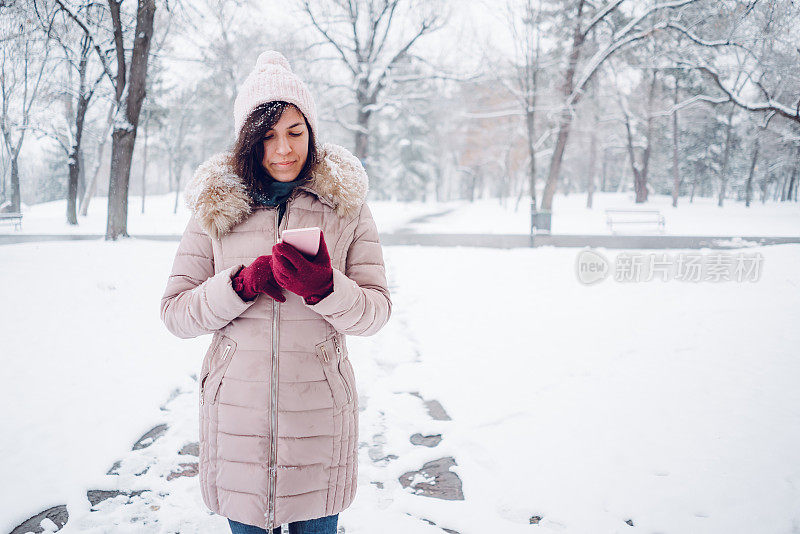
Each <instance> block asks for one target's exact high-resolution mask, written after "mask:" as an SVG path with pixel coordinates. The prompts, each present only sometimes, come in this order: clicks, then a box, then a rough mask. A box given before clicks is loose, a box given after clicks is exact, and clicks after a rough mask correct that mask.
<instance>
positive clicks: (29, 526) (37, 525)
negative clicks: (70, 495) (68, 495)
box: [11, 504, 69, 534]
mask: <svg viewBox="0 0 800 534" xmlns="http://www.w3.org/2000/svg"><path fill="white" fill-rule="evenodd" d="M67 519H69V514H68V513H67V505H66V504H59V505H58V506H53V507H52V508H48V509H47V510H45V511H44V512H39V513H38V514H36V515H34V516H32V517H30V518H28V519H26V520H25V521H23V522H22V523H20V524H19V525H18V526H16V527H15V528H14V530H12V531H11V534H25V533H26V532H34V533H36V534H39V532H44V531H45V529H44V527H42V525H41V523H42V521H44V523H45V525H46V526H48V527H49V528H48V529H47V531H48V532H53V525H55V529H56V530H61V528H62V527H63V526H64V525H65V524H66V523H67Z"/></svg>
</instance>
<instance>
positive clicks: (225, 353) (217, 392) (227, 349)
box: [211, 345, 233, 404]
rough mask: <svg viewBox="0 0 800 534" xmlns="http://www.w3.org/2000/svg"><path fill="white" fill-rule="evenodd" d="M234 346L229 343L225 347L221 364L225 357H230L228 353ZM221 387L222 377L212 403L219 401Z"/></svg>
mask: <svg viewBox="0 0 800 534" xmlns="http://www.w3.org/2000/svg"><path fill="white" fill-rule="evenodd" d="M232 346H233V345H228V346H227V347H225V352H223V353H222V358H220V365H222V362H224V361H225V358H227V357H228V353H229V352H230V350H231V347H232ZM221 387H222V379H221V378H220V383H219V385H218V386H217V391H216V392H215V393H214V400H213V401H212V402H211V403H212V404H214V403H215V402H217V398H218V397H219V390H220V388H221Z"/></svg>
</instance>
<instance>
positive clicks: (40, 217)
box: [0, 193, 800, 236]
mask: <svg viewBox="0 0 800 534" xmlns="http://www.w3.org/2000/svg"><path fill="white" fill-rule="evenodd" d="M106 203H107V201H106V199H105V198H99V197H98V198H95V199H94V200H93V201H92V204H91V205H90V209H89V213H88V215H87V216H86V217H79V219H78V223H79V224H78V226H77V227H75V226H70V225H68V224H66V223H65V222H64V221H65V211H66V204H65V202H64V201H63V200H61V201H54V202H46V203H42V204H36V205H33V206H24V207H23V223H22V230H21V232H22V233H30V234H69V233H90V234H105V230H106V212H107V211H106V210H107V204H106ZM174 205H175V195H174V194H167V195H158V196H151V197H147V199H146V201H145V207H146V209H145V213H144V214H142V213H141V211H142V207H141V206H142V202H141V198H140V197H131V198H130V200H129V203H128V233H129V234H131V235H136V234H180V233H181V232H183V229H184V227H185V222H186V219H187V217H188V213H189V212H188V210H187V208H186V207H185V206H184V205H183V198H180V199H179V202H178V210H177V213H175V214H173V213H172V212H173V207H174ZM369 205H370V208H371V209H372V212H373V215H374V216H375V220H376V222H377V224H378V228H379V229H380V231H381V232H385V233H391V232H394V231H396V230H398V229H400V228H405V227H408V228H410V229H411V230H413V231H415V232H418V233H477V234H487V233H490V234H528V233H529V231H530V202H529V201H528V200H526V199H522V200H521V201H520V202H517V199H516V198H508V199H505V200H503V201H502V202H501V201H499V200H497V199H491V200H477V201H475V202H474V203H471V202H468V201H463V200H460V201H452V202H442V203H435V202H427V203H426V202H411V203H407V204H406V203H398V202H387V201H370V202H369ZM593 205H594V207H593V208H592V209H587V208H586V195H583V194H580V195H576V194H571V195H568V196H564V195H556V197H555V198H554V201H553V216H552V233H554V234H609V233H610V232H609V229H608V227H607V226H606V217H605V209H607V208H623V209H658V210H660V212H661V214H662V215H663V216H664V218H665V220H666V224H665V228H664V232H663V233H664V234H667V235H709V236H717V235H719V236H728V235H730V236H800V203H797V202H767V203H766V204H761V203H760V202H753V203H752V204H751V206H750V207H749V208H746V207H745V206H744V203H742V202H734V201H732V200H727V201H726V204H725V206H724V207H722V208H720V207H718V206H717V204H716V199H713V198H700V197H696V198H695V199H694V202H692V203H689V201H688V199H686V198H681V199H680V202H679V204H678V207H677V208H673V207H672V198H671V197H669V196H666V195H650V199H649V201H648V202H647V203H646V204H642V205H639V206H637V205H636V204H635V203H634V201H633V196H632V193H595V195H594V203H593ZM444 212H447V214H446V215H441V216H438V217H433V218H431V219H430V220H429V221H427V222H424V223H421V224H412V225H407V224H406V223H407V222H408V221H410V220H411V219H413V218H415V217H419V216H422V215H426V214H439V213H444ZM615 230H618V231H619V233H635V234H654V233H659V232H658V228H657V227H656V226H655V225H621V226H619V227H618V228H615ZM14 232H17V233H19V232H20V230H16V231H15V230H14V229H13V227H12V226H8V225H3V226H2V227H0V233H14Z"/></svg>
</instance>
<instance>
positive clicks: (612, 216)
mask: <svg viewBox="0 0 800 534" xmlns="http://www.w3.org/2000/svg"><path fill="white" fill-rule="evenodd" d="M615 224H616V225H619V224H653V225H656V226H657V228H658V229H659V230H660V231H662V232H663V231H664V226H665V224H666V220H665V219H664V216H663V215H661V212H660V211H659V210H631V209H619V208H610V209H607V210H606V225H607V226H608V229H609V230H610V231H611V233H614V225H615Z"/></svg>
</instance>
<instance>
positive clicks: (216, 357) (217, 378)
mask: <svg viewBox="0 0 800 534" xmlns="http://www.w3.org/2000/svg"><path fill="white" fill-rule="evenodd" d="M235 353H236V341H234V340H233V339H231V338H230V337H228V336H224V335H220V337H219V341H218V342H217V344H216V346H215V347H214V349H213V352H212V353H211V354H210V356H209V360H208V372H207V373H206V374H205V376H203V379H202V381H201V382H200V405H201V406H202V405H203V404H206V403H210V404H214V403H216V402H217V400H218V398H219V390H220V387H221V386H222V379H223V377H224V376H225V372H226V371H227V370H228V366H229V365H230V363H231V360H232V359H233V355H234V354H235Z"/></svg>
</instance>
